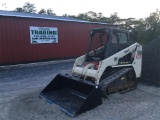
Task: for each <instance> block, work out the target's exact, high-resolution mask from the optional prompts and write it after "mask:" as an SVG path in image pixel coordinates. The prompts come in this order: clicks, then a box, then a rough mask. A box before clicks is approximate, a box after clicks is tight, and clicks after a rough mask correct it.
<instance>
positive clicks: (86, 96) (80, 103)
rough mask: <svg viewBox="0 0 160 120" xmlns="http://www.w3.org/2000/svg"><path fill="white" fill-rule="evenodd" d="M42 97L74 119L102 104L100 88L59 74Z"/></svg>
mask: <svg viewBox="0 0 160 120" xmlns="http://www.w3.org/2000/svg"><path fill="white" fill-rule="evenodd" d="M40 96H42V97H44V98H46V99H47V100H48V102H50V103H51V104H57V105H59V106H60V108H61V110H63V111H64V112H66V113H67V114H69V115H70V116H72V117H73V116H75V115H77V114H80V113H83V112H85V111H88V110H91V109H93V108H95V107H97V106H98V105H101V104H102V100H101V95H100V92H99V89H98V86H96V85H95V84H93V83H90V82H89V81H86V80H85V81H84V80H81V81H80V79H77V78H75V77H71V76H70V75H68V74H67V75H65V74H58V75H57V76H56V77H55V78H54V79H53V80H52V81H51V82H50V83H49V84H48V85H47V86H46V87H45V88H44V90H43V91H42V92H41V93H40Z"/></svg>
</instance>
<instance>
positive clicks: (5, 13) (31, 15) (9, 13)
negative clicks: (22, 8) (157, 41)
mask: <svg viewBox="0 0 160 120" xmlns="http://www.w3.org/2000/svg"><path fill="white" fill-rule="evenodd" d="M0 16H10V17H23V18H38V19H49V20H59V21H72V22H82V23H96V24H104V25H112V24H108V23H101V22H90V21H86V20H80V19H76V18H71V17H63V16H52V15H43V14H36V13H28V12H16V11H4V10H0Z"/></svg>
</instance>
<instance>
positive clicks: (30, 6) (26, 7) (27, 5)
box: [23, 2, 36, 13]
mask: <svg viewBox="0 0 160 120" xmlns="http://www.w3.org/2000/svg"><path fill="white" fill-rule="evenodd" d="M23 10H24V12H30V13H35V12H36V9H35V6H34V4H31V3H29V2H26V3H25V4H24V6H23Z"/></svg>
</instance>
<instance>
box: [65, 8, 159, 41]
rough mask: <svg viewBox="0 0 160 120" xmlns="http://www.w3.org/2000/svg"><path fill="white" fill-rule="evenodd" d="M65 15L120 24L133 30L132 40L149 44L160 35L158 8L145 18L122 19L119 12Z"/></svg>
mask: <svg viewBox="0 0 160 120" xmlns="http://www.w3.org/2000/svg"><path fill="white" fill-rule="evenodd" d="M63 16H65V17H73V18H78V19H81V20H88V21H91V22H103V23H110V24H116V25H120V28H123V29H127V30H129V31H132V32H131V34H130V37H131V41H134V42H139V43H141V44H147V43H148V42H150V41H151V40H152V39H154V38H156V37H158V36H160V11H159V10H156V11H155V12H153V13H151V14H150V16H149V17H147V18H143V19H135V18H127V19H121V18H120V17H119V16H118V14H117V13H113V14H111V15H110V16H109V17H105V16H103V14H102V13H101V12H100V13H95V12H93V11H89V12H87V13H80V14H78V15H77V16H75V15H67V14H65V15H63Z"/></svg>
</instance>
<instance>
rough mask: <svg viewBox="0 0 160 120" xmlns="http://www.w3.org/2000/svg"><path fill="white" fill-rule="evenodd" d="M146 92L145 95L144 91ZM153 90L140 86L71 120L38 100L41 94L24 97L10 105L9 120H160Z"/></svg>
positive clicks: (159, 101)
mask: <svg viewBox="0 0 160 120" xmlns="http://www.w3.org/2000/svg"><path fill="white" fill-rule="evenodd" d="M147 90H148V91H147ZM156 90H159V89H158V88H155V87H148V86H143V85H139V87H138V89H137V90H134V91H132V92H128V93H126V94H112V95H110V96H109V98H108V99H103V104H102V105H100V106H98V107H97V108H95V109H93V110H91V111H87V112H85V113H83V114H81V115H78V116H76V117H75V118H72V117H70V116H68V115H67V114H65V113H64V112H63V111H61V110H60V109H59V107H58V106H57V105H51V104H49V103H48V102H47V101H46V100H45V99H43V98H39V97H38V94H39V93H40V90H38V91H34V92H32V93H28V94H24V95H22V96H20V97H17V98H16V99H14V100H13V101H12V104H11V107H10V108H9V119H10V120H53V119H54V120H71V119H76V120H82V119H83V120H90V119H94V120H101V119H107V120H135V119H137V120H143V119H145V120H150V118H152V120H157V118H160V115H159V113H160V109H159V108H157V107H156V106H160V94H159V93H158V94H153V92H155V91H156Z"/></svg>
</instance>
